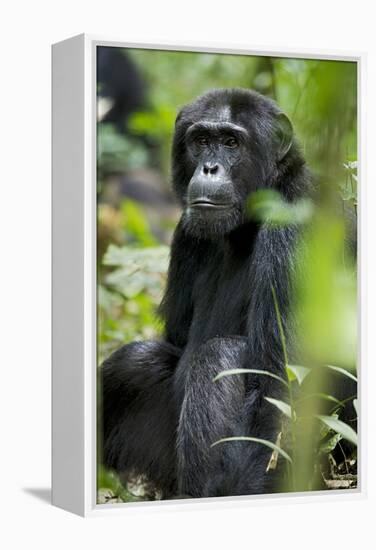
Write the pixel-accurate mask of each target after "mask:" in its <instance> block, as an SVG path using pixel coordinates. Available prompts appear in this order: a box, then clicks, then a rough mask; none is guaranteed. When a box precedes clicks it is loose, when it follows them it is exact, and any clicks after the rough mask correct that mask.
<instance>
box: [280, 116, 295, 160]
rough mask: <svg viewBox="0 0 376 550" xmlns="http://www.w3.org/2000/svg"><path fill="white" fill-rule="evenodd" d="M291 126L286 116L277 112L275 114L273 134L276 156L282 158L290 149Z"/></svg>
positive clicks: (292, 132)
mask: <svg viewBox="0 0 376 550" xmlns="http://www.w3.org/2000/svg"><path fill="white" fill-rule="evenodd" d="M293 134H294V131H293V128H292V124H291V122H290V119H289V118H288V116H286V115H285V114H284V113H278V114H277V116H276V128H275V136H276V141H277V158H278V160H282V159H283V158H284V157H285V156H286V155H287V153H288V152H289V150H290V147H291V145H292V139H293Z"/></svg>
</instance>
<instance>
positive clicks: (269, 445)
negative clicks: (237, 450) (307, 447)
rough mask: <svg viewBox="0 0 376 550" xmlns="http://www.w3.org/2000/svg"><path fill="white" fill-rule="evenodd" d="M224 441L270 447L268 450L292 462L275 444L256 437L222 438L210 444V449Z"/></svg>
mask: <svg viewBox="0 0 376 550" xmlns="http://www.w3.org/2000/svg"><path fill="white" fill-rule="evenodd" d="M226 441H253V442H254V443H261V445H265V446H266V447H270V449H273V451H276V452H277V453H279V454H280V455H282V456H283V457H284V458H285V459H286V460H288V461H289V462H292V460H291V457H290V456H289V455H288V454H287V453H286V451H284V450H283V449H281V447H278V445H276V444H275V443H272V442H271V441H267V440H266V439H259V438H258V437H248V436H238V437H224V438H222V439H219V440H218V441H216V442H215V443H212V444H211V447H215V446H216V445H219V443H226Z"/></svg>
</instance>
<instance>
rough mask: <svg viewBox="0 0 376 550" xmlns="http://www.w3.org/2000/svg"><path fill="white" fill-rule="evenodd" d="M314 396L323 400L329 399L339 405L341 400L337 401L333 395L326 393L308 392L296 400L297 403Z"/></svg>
mask: <svg viewBox="0 0 376 550" xmlns="http://www.w3.org/2000/svg"><path fill="white" fill-rule="evenodd" d="M315 397H318V398H320V399H324V400H325V401H330V402H331V403H336V405H341V404H342V402H341V401H339V400H338V399H337V398H336V397H333V396H332V395H328V394H326V393H310V394H308V395H305V396H304V397H302V398H301V399H299V400H298V403H301V402H302V401H305V400H306V399H314V398H315Z"/></svg>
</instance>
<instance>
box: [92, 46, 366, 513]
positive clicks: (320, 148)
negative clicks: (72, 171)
mask: <svg viewBox="0 0 376 550" xmlns="http://www.w3.org/2000/svg"><path fill="white" fill-rule="evenodd" d="M96 56H97V59H96V61H97V63H96V65H97V284H98V288H97V359H98V400H97V419H98V437H97V441H98V449H97V450H98V459H97V502H98V504H103V505H106V504H113V503H121V502H135V501H145V500H168V499H197V498H207V497H228V496H241V495H260V494H261V495H262V494H263V495H265V494H272V493H300V492H306V491H332V490H338V489H342V490H348V491H349V490H355V489H356V488H357V484H358V478H357V448H358V447H357V443H358V441H357V419H358V409H359V407H358V400H357V341H356V338H357V262H356V236H357V182H358V180H357V63H356V62H351V61H339V60H323V59H294V58H287V57H286V58H284V57H268V56H260V55H257V56H256V55H244V54H242V55H236V54H223V53H205V52H202V53H199V52H184V51H168V50H153V49H141V48H138V49H135V48H121V47H108V46H98V47H97V53H96Z"/></svg>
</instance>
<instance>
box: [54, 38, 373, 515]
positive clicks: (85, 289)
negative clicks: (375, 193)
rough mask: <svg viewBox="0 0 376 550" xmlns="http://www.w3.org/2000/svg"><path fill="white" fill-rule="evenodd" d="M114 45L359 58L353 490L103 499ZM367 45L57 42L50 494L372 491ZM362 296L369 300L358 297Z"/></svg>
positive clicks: (180, 503)
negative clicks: (101, 248)
mask: <svg viewBox="0 0 376 550" xmlns="http://www.w3.org/2000/svg"><path fill="white" fill-rule="evenodd" d="M97 46H116V47H125V48H127V47H129V48H150V49H156V50H162V49H165V50H170V49H174V50H179V51H197V52H217V53H236V54H239V55H271V56H274V57H295V58H298V57H300V58H303V57H304V58H317V59H331V60H332V59H333V60H345V61H353V62H356V63H357V65H358V144H359V145H358V149H359V150H358V159H359V161H358V162H359V181H360V186H359V223H358V233H359V235H358V236H359V243H360V245H359V250H360V252H359V257H358V271H359V279H358V280H359V283H358V284H359V287H358V289H359V290H358V303H359V331H360V333H359V361H358V365H359V366H360V369H359V397H360V399H359V401H360V404H361V414H360V419H361V420H360V426H359V434H360V441H361V446H360V449H359V469H360V472H359V483H358V488H357V489H353V490H348V491H345V492H342V491H330V492H327V491H325V492H320V491H316V492H314V493H303V494H302V493H301V494H291V493H290V494H285V495H265V496H264V495H262V496H261V495H260V496H252V495H251V496H244V497H221V498H211V499H192V500H190V499H188V500H175V501H165V502H138V503H124V504H114V505H106V506H103V505H98V504H96V462H97V460H96V414H97V413H96V391H97V389H96V376H97V374H96V373H97V365H96V139H95V136H96V132H95V129H96V48H97ZM364 74H365V54H363V53H354V54H348V53H342V52H322V51H319V50H318V51H294V50H284V51H274V50H267V49H263V50H262V51H261V50H255V49H253V48H252V47H251V46H250V45H247V46H244V48H238V47H237V48H232V47H231V45H223V44H200V45H198V44H188V43H186V44H184V45H182V44H134V43H126V42H122V41H116V40H110V39H103V38H99V37H95V36H88V35H83V34H82V35H79V36H76V37H73V38H70V39H67V40H65V41H63V42H59V43H57V44H54V45H53V47H52V100H53V105H52V189H53V192H52V216H53V233H52V239H53V252H52V275H53V282H52V295H53V313H52V325H53V328H52V333H53V343H52V373H53V376H52V503H53V504H54V505H55V506H58V507H61V508H63V509H65V510H68V511H71V512H73V513H76V514H79V515H81V516H92V515H98V514H111V513H114V512H119V511H121V512H123V513H125V512H129V511H130V510H136V509H140V508H141V509H142V508H143V507H148V508H156V509H157V508H158V507H161V506H163V507H164V508H165V507H171V508H175V509H176V508H178V507H179V508H189V507H192V506H202V507H213V506H220V505H221V506H222V505H229V504H230V505H231V506H234V505H239V506H250V505H261V504H262V505H265V504H267V503H268V501H269V500H270V499H273V501H274V502H276V501H277V502H281V503H286V502H292V501H294V500H295V501H297V502H298V501H301V500H317V499H322V500H325V501H328V499H331V500H336V499H359V498H364V496H365V494H366V463H365V456H366V450H365V439H366V433H365V421H364V418H365V407H366V403H365V392H364V387H365V380H366V372H365V365H364V349H365V341H364V332H365V331H364V330H361V329H362V327H363V325H364V320H365V315H366V313H365V300H364V293H365V284H366V282H365V270H364V269H363V267H362V264H363V256H364V253H363V239H362V234H363V228H364V227H365V220H364V211H365V209H364V208H363V205H364V204H365V200H366V186H365V181H364V175H363V174H364V170H363V166H364V113H363V109H362V105H363V101H362V98H363V96H364ZM360 305H362V307H360Z"/></svg>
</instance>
